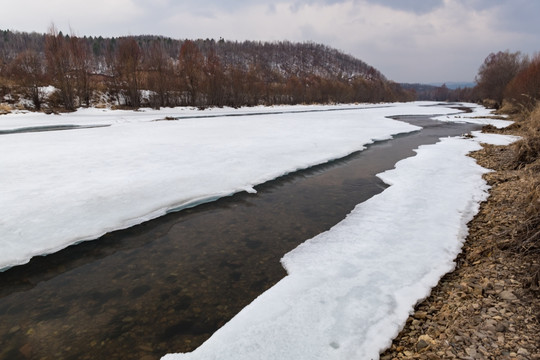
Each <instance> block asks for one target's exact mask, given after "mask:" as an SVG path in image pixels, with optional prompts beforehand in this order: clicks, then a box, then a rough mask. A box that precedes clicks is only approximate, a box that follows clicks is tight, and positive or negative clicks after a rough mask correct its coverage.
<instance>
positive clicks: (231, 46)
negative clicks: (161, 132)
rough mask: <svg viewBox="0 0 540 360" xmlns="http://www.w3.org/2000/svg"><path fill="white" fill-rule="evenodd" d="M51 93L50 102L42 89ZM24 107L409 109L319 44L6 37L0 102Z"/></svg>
mask: <svg viewBox="0 0 540 360" xmlns="http://www.w3.org/2000/svg"><path fill="white" fill-rule="evenodd" d="M49 85H52V86H54V88H55V89H56V91H55V92H54V93H52V94H50V92H47V91H46V87H47V86H49ZM2 98H3V99H4V102H6V101H7V102H8V103H9V102H10V103H12V104H14V103H16V102H17V101H18V99H19V98H26V99H29V100H30V102H29V103H28V104H27V107H30V108H33V109H35V110H40V109H42V108H43V109H63V110H68V111H69V110H74V109H76V108H77V107H81V106H96V105H97V106H99V105H100V104H102V103H104V102H107V103H114V104H116V106H118V107H125V108H139V107H143V106H149V107H153V108H159V107H169V106H197V107H207V106H232V107H239V106H253V105H274V104H300V103H334V102H335V103H353V102H380V101H406V100H412V93H411V92H409V91H405V90H403V89H402V88H401V87H400V86H399V85H398V84H396V83H394V82H391V81H389V80H387V79H386V78H385V77H384V75H382V74H381V73H380V72H379V71H378V70H377V69H375V68H374V67H372V66H370V65H368V64H366V63H365V62H363V61H361V60H359V59H356V58H354V57H352V56H350V55H347V54H344V53H342V52H340V51H338V50H336V49H333V48H330V47H328V46H325V45H320V44H315V43H292V42H288V41H280V42H272V43H268V42H264V43H263V42H254V41H244V42H233V41H225V40H224V39H219V40H217V41H216V40H212V39H206V40H202V39H199V40H176V39H171V38H167V37H161V36H127V37H119V38H103V37H101V36H100V37H86V36H85V37H79V36H76V35H73V34H70V35H64V34H62V32H59V31H57V30H56V29H55V28H54V26H53V27H51V29H50V30H49V32H48V33H46V34H38V33H24V32H15V31H10V30H3V31H0V99H2Z"/></svg>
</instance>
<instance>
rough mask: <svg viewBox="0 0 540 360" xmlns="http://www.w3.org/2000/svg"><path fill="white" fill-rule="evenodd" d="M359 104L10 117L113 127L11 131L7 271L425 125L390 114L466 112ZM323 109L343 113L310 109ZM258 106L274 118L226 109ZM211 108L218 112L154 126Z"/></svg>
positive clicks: (3, 192) (7, 119) (0, 181)
mask: <svg viewBox="0 0 540 360" xmlns="http://www.w3.org/2000/svg"><path fill="white" fill-rule="evenodd" d="M350 108H351V106H350V105H349V106H336V107H330V106H326V107H316V106H311V107H310V106H306V107H294V108H292V107H276V108H251V109H240V110H234V109H214V110H212V111H209V112H206V111H204V112H201V111H197V110H193V109H185V108H178V109H166V110H163V111H156V110H146V111H137V112H134V111H111V110H101V109H84V110H79V111H77V112H75V113H70V114H63V115H44V114H34V113H31V114H10V115H5V116H2V117H0V129H3V130H9V129H11V130H13V129H20V128H25V127H36V126H38V127H39V126H52V125H97V124H101V125H103V124H109V125H111V126H108V127H102V128H87V129H77V130H67V131H47V132H36V133H17V134H3V135H0V139H1V141H0V154H1V155H0V169H1V171H2V176H0V202H1V206H0V234H1V237H0V249H1V252H0V269H3V268H4V269H5V268H7V267H10V266H13V265H17V264H23V263H25V262H27V261H29V259H30V258H31V257H32V256H36V255H42V254H47V253H52V252H55V251H58V250H60V249H62V248H64V247H66V246H68V245H70V244H73V243H77V242H80V241H83V240H89V239H95V238H97V237H99V236H100V235H103V234H104V233H106V232H109V231H113V230H117V229H121V228H126V227H129V226H132V225H135V224H138V223H141V222H143V221H146V220H149V219H152V218H155V217H158V216H161V215H163V214H165V213H166V212H167V211H170V210H173V209H180V208H183V207H189V206H193V205H196V204H199V203H201V202H205V201H211V200H214V199H216V198H219V197H222V196H227V195H230V194H232V193H235V192H238V191H244V190H245V191H253V187H254V186H255V185H257V184H260V183H263V182H265V181H268V180H271V179H274V178H276V177H278V176H281V175H283V174H286V173H288V172H292V171H295V170H298V169H302V168H307V167H310V166H312V165H315V164H320V163H323V162H326V161H329V160H332V159H336V158H340V157H343V156H345V155H348V154H350V153H352V152H354V151H358V150H362V149H363V148H364V146H365V145H366V144H368V143H371V142H373V141H374V140H382V139H388V138H390V137H391V135H393V134H398V133H403V132H410V131H414V130H416V129H418V128H417V127H414V126H411V125H409V124H405V123H402V122H398V121H394V120H391V119H388V118H386V116H392V115H399V114H404V115H407V114H433V113H438V114H449V113H452V112H455V110H453V109H449V108H445V107H442V106H439V107H429V108H428V107H424V106H420V105H419V104H416V103H407V104H385V105H383V106H381V105H377V106H375V105H371V106H367V105H361V106H358V107H357V108H356V109H350ZM291 110H294V111H295V112H294V113H280V114H278V113H276V112H284V111H291ZM313 110H334V111H319V112H305V111H313ZM337 110H339V111H337ZM302 111H303V112H302ZM247 113H252V114H253V113H257V114H260V113H263V115H253V116H234V117H232V116H227V117H225V116H224V115H234V114H237V115H245V114H247ZM209 114H210V115H216V116H218V117H212V118H189V119H188V118H184V119H181V120H177V121H152V120H157V119H164V118H165V117H166V116H173V117H174V116H180V115H188V116H193V115H197V116H201V115H202V116H208V115H209Z"/></svg>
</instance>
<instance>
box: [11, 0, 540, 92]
mask: <svg viewBox="0 0 540 360" xmlns="http://www.w3.org/2000/svg"><path fill="white" fill-rule="evenodd" d="M0 9H1V11H2V21H1V23H0V29H3V30H5V29H9V30H18V31H36V32H40V33H43V32H46V31H47V29H48V28H49V27H50V25H51V24H52V23H54V24H55V25H56V27H57V28H58V29H59V30H62V31H63V32H67V33H69V32H70V31H71V32H74V33H75V34H77V35H79V36H83V35H88V36H90V35H91V36H98V35H102V36H121V35H140V34H152V35H164V36H170V37H173V38H178V39H185V38H190V39H195V38H214V39H219V38H220V37H223V38H224V39H226V40H238V41H242V40H261V41H275V40H289V41H295V42H296V41H299V42H303V41H313V42H317V43H323V44H326V45H329V46H332V47H335V48H337V49H339V50H342V51H344V52H345V53H348V54H351V55H353V56H355V57H358V58H360V59H361V60H363V61H365V62H367V63H368V64H370V65H372V66H374V67H376V68H377V69H379V70H380V71H381V72H382V73H383V74H384V75H386V77H388V78H389V79H391V80H394V81H398V82H424V83H432V82H449V81H473V80H474V77H475V75H476V73H477V70H478V67H479V66H480V65H481V63H482V62H483V61H484V59H485V58H486V56H487V55H488V54H489V53H490V52H497V51H500V50H510V51H521V52H523V53H525V54H530V55H533V54H535V53H536V52H538V51H540V41H538V40H539V39H540V21H538V15H539V14H540V1H538V0H277V1H265V0H208V1H204V0H184V1H180V0H177V1H175V0H47V1H41V0H16V1H14V0H0ZM70 29H71V30H70Z"/></svg>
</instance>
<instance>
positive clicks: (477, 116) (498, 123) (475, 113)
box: [434, 103, 512, 129]
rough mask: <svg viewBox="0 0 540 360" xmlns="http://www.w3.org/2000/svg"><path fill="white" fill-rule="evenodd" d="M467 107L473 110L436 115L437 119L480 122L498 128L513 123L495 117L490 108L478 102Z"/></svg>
mask: <svg viewBox="0 0 540 360" xmlns="http://www.w3.org/2000/svg"><path fill="white" fill-rule="evenodd" d="M466 105H467V107H469V108H471V110H472V112H470V113H461V114H451V115H444V116H436V117H434V119H435V120H439V121H451V122H467V123H470V124H479V125H492V126H495V127H496V128H498V129H502V128H505V127H507V126H508V125H510V124H512V121H510V120H504V119H493V118H492V117H493V112H492V110H490V109H486V108H485V107H483V106H481V105H478V104H470V103H468V104H466ZM499 117H503V118H504V117H506V115H499Z"/></svg>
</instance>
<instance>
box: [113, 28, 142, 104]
mask: <svg viewBox="0 0 540 360" xmlns="http://www.w3.org/2000/svg"><path fill="white" fill-rule="evenodd" d="M141 55H142V54H141V50H140V48H139V45H138V44H137V41H136V40H135V39H134V38H133V37H131V36H130V37H127V38H122V39H120V41H119V43H118V48H117V52H116V58H115V62H116V70H117V71H118V73H117V74H115V75H116V76H118V77H119V78H120V81H121V84H122V87H123V89H124V90H125V93H124V96H125V100H126V105H127V106H131V107H134V108H138V107H140V106H141V96H140V95H141V94H140V79H139V71H140V64H141V59H142V56H141Z"/></svg>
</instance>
